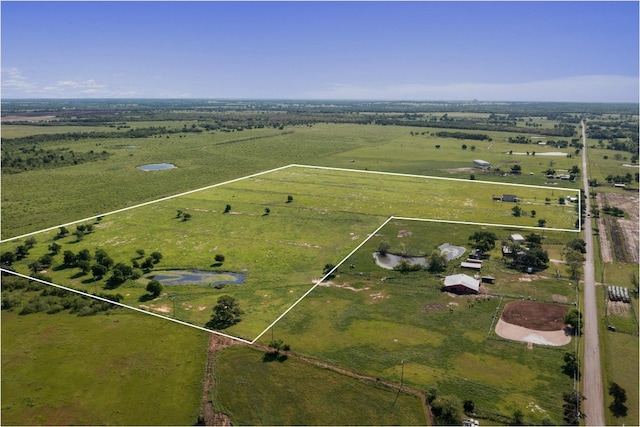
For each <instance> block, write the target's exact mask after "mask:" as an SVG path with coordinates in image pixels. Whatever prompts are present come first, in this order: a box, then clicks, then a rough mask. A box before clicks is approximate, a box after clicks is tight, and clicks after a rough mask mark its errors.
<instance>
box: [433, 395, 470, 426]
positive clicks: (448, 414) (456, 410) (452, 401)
mask: <svg viewBox="0 0 640 427" xmlns="http://www.w3.org/2000/svg"><path fill="white" fill-rule="evenodd" d="M461 407H462V405H461V404H460V400H459V399H458V398H457V397H455V396H438V397H436V398H435V399H434V400H433V402H432V403H431V411H432V412H433V416H434V417H435V419H436V424H438V425H447V426H453V425H460V424H461V423H462V410H461Z"/></svg>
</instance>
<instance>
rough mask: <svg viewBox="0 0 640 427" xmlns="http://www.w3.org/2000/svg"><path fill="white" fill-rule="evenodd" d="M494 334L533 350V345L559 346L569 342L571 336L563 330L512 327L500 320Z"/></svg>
mask: <svg viewBox="0 0 640 427" xmlns="http://www.w3.org/2000/svg"><path fill="white" fill-rule="evenodd" d="M496 334H498V335H499V336H501V337H502V338H506V339H509V340H514V341H522V342H526V343H527V348H529V349H533V344H541V345H550V346H561V345H566V344H569V343H570V342H571V335H569V334H567V333H566V332H565V331H564V330H560V331H538V330H535V329H529V328H525V327H523V326H517V325H513V324H511V323H507V322H505V321H504V320H502V319H500V320H498V323H497V324H496Z"/></svg>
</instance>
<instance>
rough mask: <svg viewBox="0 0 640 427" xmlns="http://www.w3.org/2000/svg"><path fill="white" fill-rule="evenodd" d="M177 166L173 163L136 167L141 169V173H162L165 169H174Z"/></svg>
mask: <svg viewBox="0 0 640 427" xmlns="http://www.w3.org/2000/svg"><path fill="white" fill-rule="evenodd" d="M175 167H176V165H174V164H173V163H152V164H149V165H142V166H138V167H136V169H140V170H141V171H145V172H147V171H160V170H164V169H174V168H175Z"/></svg>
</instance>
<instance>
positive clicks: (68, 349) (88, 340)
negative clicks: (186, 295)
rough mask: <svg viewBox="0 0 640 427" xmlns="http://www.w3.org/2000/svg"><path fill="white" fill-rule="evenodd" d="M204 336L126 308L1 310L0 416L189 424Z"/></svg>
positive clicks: (17, 420) (18, 420)
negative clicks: (80, 312) (81, 312)
mask: <svg viewBox="0 0 640 427" xmlns="http://www.w3.org/2000/svg"><path fill="white" fill-rule="evenodd" d="M207 341H208V334H206V333H204V332H202V331H198V330H195V329H191V328H186V329H185V328H184V327H183V326H181V325H176V324H172V323H171V322H166V321H164V320H162V319H157V318H154V317H152V316H146V315H143V314H140V313H133V312H131V311H130V310H126V311H125V310H122V309H120V310H113V311H112V312H110V314H109V315H108V316H106V315H97V316H87V317H81V318H80V317H77V316H75V315H69V314H67V313H59V314H56V315H50V314H45V313H37V314H30V315H27V316H19V315H18V314H17V313H13V312H9V311H6V310H2V424H3V425H191V424H193V423H195V422H196V420H197V419H198V415H199V411H200V404H201V396H202V373H203V366H204V365H205V363H206V345H207ZM177 390H178V391H179V392H176V391H177Z"/></svg>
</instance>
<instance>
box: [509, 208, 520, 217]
mask: <svg viewBox="0 0 640 427" xmlns="http://www.w3.org/2000/svg"><path fill="white" fill-rule="evenodd" d="M511 211H512V212H513V216H515V217H519V216H520V215H522V209H521V208H520V206H514V207H512V208H511Z"/></svg>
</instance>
